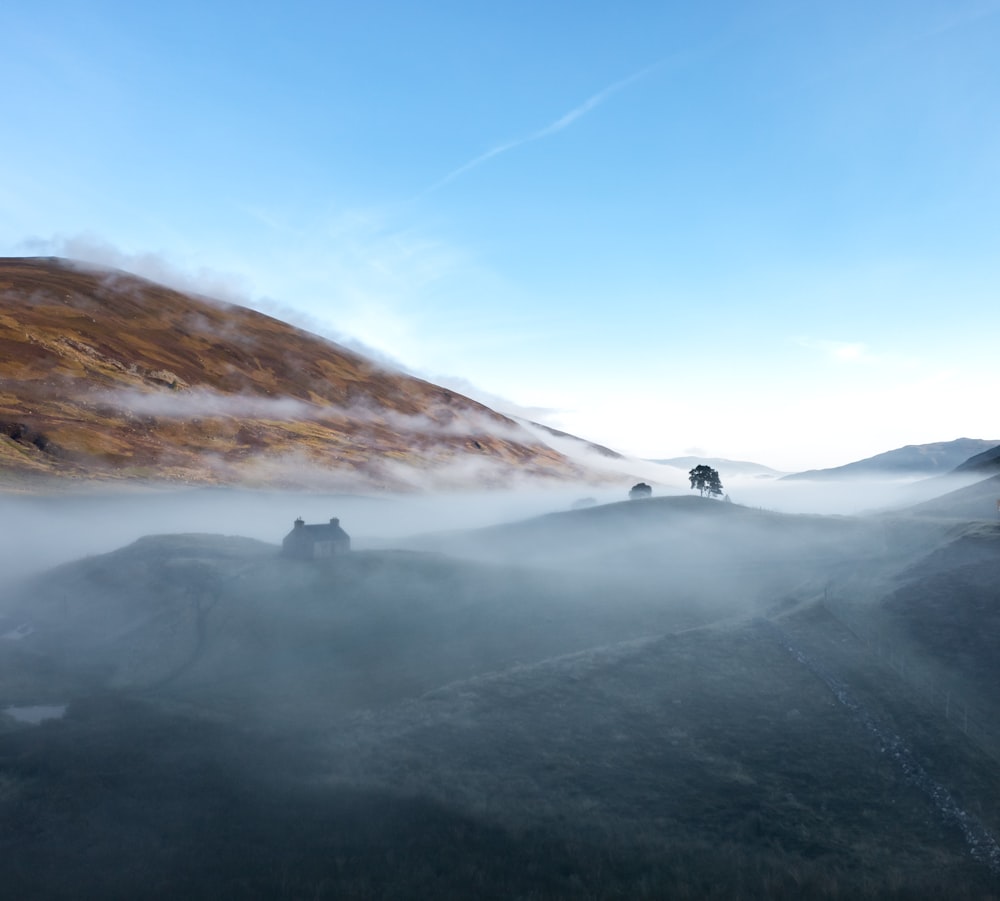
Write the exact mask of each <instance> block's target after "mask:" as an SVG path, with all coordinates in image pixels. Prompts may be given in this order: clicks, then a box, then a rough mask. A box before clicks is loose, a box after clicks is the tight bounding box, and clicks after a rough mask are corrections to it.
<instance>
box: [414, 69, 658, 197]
mask: <svg viewBox="0 0 1000 901" xmlns="http://www.w3.org/2000/svg"><path fill="white" fill-rule="evenodd" d="M662 65H663V60H660V61H658V62H655V63H653V64H652V65H649V66H646V67H644V68H642V69H639V71H637V72H633V73H632V74H631V75H629V76H627V77H626V78H623V79H621V80H620V81H616V82H614V84H610V85H608V86H607V87H606V88H604V89H603V90H601V91H598V92H597V93H596V94H594V95H593V96H591V97H588V98H587V99H586V100H584V102H583V103H581V104H580V105H579V106H576V107H574V108H573V109H571V110H570V111H569V112H568V113H565V114H564V115H562V116H560V117H559V118H558V119H556V120H555V121H553V122H551V123H549V124H548V125H546V126H545V127H544V128H540V129H538V131H533V132H532V133H531V134H529V135H525V136H524V137H520V138H514V139H513V140H511V141H506V142H504V143H503V144H499V145H497V146H496V147H493V148H492V149H490V150H487V151H486V152H485V153H481V154H480V155H479V156H477V157H474V158H473V159H471V160H469V161H468V162H467V163H465V164H463V165H461V166H459V167H458V168H457V169H454V170H452V171H451V172H449V173H448V174H447V175H445V176H444V178H441V179H439V180H438V181H436V182H434V184H432V185H431V186H430V187H429V188H426V189H425V190H424V191H423V192H422V196H423V195H426V194H430V193H431V192H433V191H437V190H438V189H439V188H442V187H444V186H445V185H446V184H448V183H449V182H452V181H454V180H455V179H456V178H459V177H461V176H462V175H465V173H466V172H470V171H471V170H473V169H475V168H477V167H479V166H481V165H482V164H483V163H485V162H487V161H488V160H491V159H493V158H494V157H497V156H500V155H501V154H503V153H507V152H508V151H510V150H514V149H515V148H517V147H522V146H524V145H525V144H530V143H532V142H534V141H540V140H542V138H548V137H551V136H552V135H554V134H557V133H558V132H560V131H562V130H563V129H564V128H568V127H569V126H570V125H572V124H573V123H574V122H576V121H577V119H580V118H582V117H583V116H585V115H587V113H589V112H591V111H592V110H594V109H596V108H597V107H598V106H600V105H601V104H602V103H604V101H605V100H607V99H608V98H609V97H611V96H612V95H613V94H617V93H618V92H619V91H621V90H622V89H623V88H626V87H628V86H629V85H630V84H634V83H635V82H637V81H639V80H640V79H643V78H645V77H646V76H647V75H649V74H650V73H651V72H653V71H655V70H656V69H658V68H660V67H661V66H662Z"/></svg>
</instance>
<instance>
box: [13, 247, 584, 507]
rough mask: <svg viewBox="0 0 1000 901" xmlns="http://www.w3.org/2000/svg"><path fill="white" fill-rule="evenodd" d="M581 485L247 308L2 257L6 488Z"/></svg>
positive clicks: (510, 440) (474, 416) (516, 431)
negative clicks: (56, 484) (523, 481)
mask: <svg viewBox="0 0 1000 901" xmlns="http://www.w3.org/2000/svg"><path fill="white" fill-rule="evenodd" d="M586 475H587V474H586V473H585V472H583V471H582V470H581V468H580V467H578V466H577V465H575V464H574V463H572V462H571V461H570V460H568V459H567V458H566V457H564V456H563V455H561V454H559V453H557V452H556V451H554V450H553V449H551V448H550V447H548V446H546V445H545V444H543V443H541V442H540V441H539V440H538V439H537V438H535V437H534V436H533V435H531V434H529V433H528V432H527V431H526V430H524V429H523V428H521V427H520V426H519V425H517V423H515V422H513V421H512V420H510V419H508V418H507V417H505V416H502V415H500V414H498V413H496V412H494V411H493V410H490V409H489V408H488V407H485V406H483V405H482V404H479V403H477V402H475V401H473V400H470V399H469V398H467V397H463V396H462V395H460V394H455V393H454V392H452V391H448V390H446V389H444V388H440V387H438V386H436V385H432V384H430V383H428V382H425V381H422V380H420V379H417V378H413V377H410V376H407V375H404V374H402V373H399V372H393V371H389V370H387V369H384V368H382V367H379V366H377V365H376V364H374V363H373V362H371V361H370V360H367V359H365V358H364V357H362V356H361V355H359V354H356V353H352V352H351V351H349V350H347V349H345V348H343V347H340V346H339V345H337V344H334V343H332V342H330V341H327V340H325V339H323V338H320V337H317V336H316V335H312V334H310V333H308V332H305V331H302V330H301V329H297V328H294V327H293V326H291V325H288V324H287V323H284V322H281V321H279V320H277V319H273V318H271V317H269V316H265V315H263V314H261V313H258V312H255V311H253V310H249V309H245V308H243V307H239V306H234V305H230V304H225V303H221V302H218V301H214V300H210V299H207V298H203V297H197V296H192V295H190V294H185V293H182V292H179V291H175V290H172V289H170V288H167V287H164V286H162V285H158V284H155V283H153V282H150V281H146V280H145V279H141V278H138V277H136V276H133V275H129V274H126V273H124V272H119V271H113V270H102V269H98V268H94V267H89V266H84V265H81V264H76V263H73V262H69V261H66V260H59V259H43V258H25V259H22V258H0V486H6V487H18V486H31V485H34V484H38V483H40V482H47V481H49V480H51V479H53V478H55V479H58V480H60V481H63V480H65V479H78V480H79V479H115V480H154V481H163V480H165V481H172V482H178V481H179V482H190V483H200V484H213V483H219V484H249V485H260V486H272V487H277V486H282V487H295V486H302V487H305V486H322V487H326V488H338V487H343V488H349V487H368V488H391V489H405V488H408V487H421V486H426V485H436V486H468V485H471V484H476V485H480V486H489V485H502V484H506V483H508V482H510V481H511V480H512V479H514V478H516V477H521V476H538V477H544V478H550V479H573V480H576V479H580V478H583V477H585V476H586Z"/></svg>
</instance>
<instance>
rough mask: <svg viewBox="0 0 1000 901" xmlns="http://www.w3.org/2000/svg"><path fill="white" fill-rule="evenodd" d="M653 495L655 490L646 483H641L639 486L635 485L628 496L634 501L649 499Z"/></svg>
mask: <svg viewBox="0 0 1000 901" xmlns="http://www.w3.org/2000/svg"><path fill="white" fill-rule="evenodd" d="M652 493H653V489H652V488H650V487H649V485H647V484H646V483H645V482H640V483H639V484H638V485H633V486H632V488H631V489H630V490H629V493H628V496H629V497H630V498H631V499H632V500H636V498H640V497H649V496H650V495H651V494H652Z"/></svg>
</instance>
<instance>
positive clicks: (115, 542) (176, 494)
mask: <svg viewBox="0 0 1000 901" xmlns="http://www.w3.org/2000/svg"><path fill="white" fill-rule="evenodd" d="M648 465H649V466H650V467H652V468H653V470H654V471H656V470H659V471H660V473H661V474H662V473H663V472H667V473H671V475H670V476H669V478H666V479H664V481H663V482H662V483H661V482H657V481H655V480H653V495H654V497H662V496H674V495H676V496H691V495H692V494H693V492H691V491H690V490H688V489H687V488H686V487H684V486H683V485H682V484H680V481H682V480H681V478H680V477H681V475H682V474H680V472H679V471H677V470H674V469H673V468H672V467H667V466H662V465H657V464H648ZM721 476H722V480H723V485H724V487H725V490H726V493H727V494H728V495H729V497H730V498H731V499H732V500H733V501H734V502H735V503H738V504H742V505H744V506H749V507H758V508H761V509H765V510H771V511H775V512H781V513H815V514H838V515H852V514H860V513H864V512H870V511H874V510H879V509H885V508H891V507H899V506H905V505H908V504H914V503H917V502H919V501H923V500H927V499H929V498H932V497H936V496H938V495H940V494H944V493H946V492H948V491H952V490H954V489H956V488H958V487H961V486H962V485H968V484H970V483H972V482H975V481H976V479H975V478H972V477H958V476H955V477H950V478H947V479H923V480H895V481H841V482H836V483H831V482H781V481H775V480H772V479H758V478H737V479H730V478H727V476H726V474H725V473H724V472H723V473H721ZM650 478H651V479H652V475H651V476H650ZM628 489H629V483H627V482H623V483H622V484H621V485H620V486H617V487H613V488H606V487H602V488H597V489H595V488H594V487H592V486H587V485H582V486H578V487H574V488H565V487H563V488H559V489H553V488H551V487H544V488H543V487H539V488H538V489H534V490H532V489H522V490H518V491H483V492H464V493H451V494H449V493H437V494H410V495H398V494H380V495H372V494H368V495H365V494H349V495H348V494H324V493H318V492H315V493H310V492H263V491H245V490H239V489H224V488H220V489H191V490H141V489H134V490H130V491H125V492H123V491H118V492H108V491H101V490H99V489H95V491H93V492H92V493H72V494H66V495H24V494H18V495H9V494H8V495H4V494H0V519H2V521H3V522H4V523H5V528H4V530H3V537H2V539H0V566H2V567H3V571H4V573H5V574H6V576H7V579H8V581H11V580H17V579H19V578H22V577H24V576H26V575H30V574H31V573H33V572H38V571H40V570H44V569H47V568H50V567H52V566H55V565H57V564H59V563H65V562H68V561H70V560H75V559H78V558H80V557H83V556H86V555H90V554H100V553H107V552H109V551H112V550H115V549H116V548H119V547H122V546H124V545H126V544H129V543H130V542H132V541H135V540H136V539H137V538H141V537H142V536H144V535H161V534H173V533H192V532H202V533H214V534H224V535H241V536H244V537H247V538H256V539H258V540H261V541H268V542H272V543H276V542H279V541H280V540H281V538H282V537H283V536H284V535H285V534H286V533H287V531H288V530H289V528H290V527H291V524H292V522H293V521H294V520H295V519H296V518H297V517H302V518H303V519H304V520H305V521H306V522H325V521H326V520H328V519H329V518H330V517H331V516H337V517H339V518H340V519H341V522H342V524H343V526H344V528H345V529H346V530H347V531H348V532H349V533H350V535H351V537H352V539H353V540H354V543H355V546H356V547H386V546H391V545H392V544H393V542H394V541H395V540H396V539H401V538H404V537H408V536H413V535H419V534H424V533H431V532H442V531H449V530H457V529H474V528H481V527H484V526H490V525H496V524H500V523H504V522H515V521H517V520H521V519H526V518H529V517H532V516H538V515H541V514H544V513H551V512H555V511H560V510H568V509H570V508H571V507H573V506H574V505H575V504H578V503H579V502H581V501H585V500H586V501H588V502H589V501H593V502H594V503H599V504H605V503H612V502H616V501H621V500H624V499H625V498H626V497H627V494H628ZM984 515H985V514H984Z"/></svg>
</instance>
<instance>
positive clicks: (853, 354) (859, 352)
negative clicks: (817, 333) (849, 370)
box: [794, 337, 872, 363]
mask: <svg viewBox="0 0 1000 901" xmlns="http://www.w3.org/2000/svg"><path fill="white" fill-rule="evenodd" d="M794 340H795V343H796V344H798V345H799V346H800V347H805V348H806V349H808V350H818V351H820V352H821V353H823V355H824V356H826V357H828V358H829V359H831V360H836V361H838V362H841V363H858V362H862V361H866V360H871V359H872V354H871V352H870V351H869V349H868V345H866V344H863V343H862V342H860V341H829V340H825V339H819V338H806V337H798V338H795V339H794Z"/></svg>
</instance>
